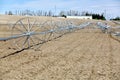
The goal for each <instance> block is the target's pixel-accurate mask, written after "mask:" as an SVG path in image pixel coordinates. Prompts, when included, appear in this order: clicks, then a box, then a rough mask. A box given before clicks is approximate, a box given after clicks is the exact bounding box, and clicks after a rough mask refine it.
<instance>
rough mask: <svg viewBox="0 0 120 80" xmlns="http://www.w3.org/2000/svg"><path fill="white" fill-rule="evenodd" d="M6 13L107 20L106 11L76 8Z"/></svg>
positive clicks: (8, 13)
mask: <svg viewBox="0 0 120 80" xmlns="http://www.w3.org/2000/svg"><path fill="white" fill-rule="evenodd" d="M5 14H6V15H21V16H25V15H29V16H54V17H56V16H60V17H66V16H92V18H93V19H98V20H99V19H100V20H106V19H105V16H104V13H102V14H95V13H89V12H87V11H83V12H79V11H75V10H69V11H60V12H59V13H58V15H56V14H55V12H52V11H51V10H49V11H43V10H37V11H31V10H23V11H20V10H16V11H14V12H13V11H6V12H5Z"/></svg>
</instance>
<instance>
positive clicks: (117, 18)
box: [110, 17, 120, 21]
mask: <svg viewBox="0 0 120 80" xmlns="http://www.w3.org/2000/svg"><path fill="white" fill-rule="evenodd" d="M110 20H115V21H118V20H120V17H116V18H113V19H110Z"/></svg>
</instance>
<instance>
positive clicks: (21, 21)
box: [19, 20, 28, 31]
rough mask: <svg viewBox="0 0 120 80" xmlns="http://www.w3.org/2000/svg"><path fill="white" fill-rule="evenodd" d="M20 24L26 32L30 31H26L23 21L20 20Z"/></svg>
mask: <svg viewBox="0 0 120 80" xmlns="http://www.w3.org/2000/svg"><path fill="white" fill-rule="evenodd" d="M19 22H20V24H21V25H22V26H23V28H24V29H25V31H28V30H27V29H26V27H25V25H24V24H23V22H22V21H21V20H20V21H19Z"/></svg>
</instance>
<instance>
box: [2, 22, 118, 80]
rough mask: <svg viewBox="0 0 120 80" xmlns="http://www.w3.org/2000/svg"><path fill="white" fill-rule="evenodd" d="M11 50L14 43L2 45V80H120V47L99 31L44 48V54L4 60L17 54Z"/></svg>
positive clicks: (81, 32) (31, 52) (85, 31)
mask: <svg viewBox="0 0 120 80" xmlns="http://www.w3.org/2000/svg"><path fill="white" fill-rule="evenodd" d="M79 22H81V21H78V23H79ZM83 22H85V21H83ZM109 24H113V23H109ZM10 46H11V41H6V42H0V80H119V79H120V54H119V53H120V43H119V42H118V41H116V40H114V39H112V38H110V36H109V35H108V34H104V33H102V32H101V31H100V30H99V29H82V30H78V31H76V32H73V33H69V34H66V35H64V36H62V37H61V38H58V39H56V40H53V41H49V42H47V43H45V44H43V45H42V46H41V48H40V51H35V50H33V49H29V50H24V51H22V52H20V53H18V54H14V55H11V56H8V57H6V58H1V57H3V56H6V55H8V54H12V53H14V52H15V51H16V50H13V49H9V47H10Z"/></svg>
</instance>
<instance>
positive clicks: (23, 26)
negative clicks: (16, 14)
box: [12, 17, 44, 49]
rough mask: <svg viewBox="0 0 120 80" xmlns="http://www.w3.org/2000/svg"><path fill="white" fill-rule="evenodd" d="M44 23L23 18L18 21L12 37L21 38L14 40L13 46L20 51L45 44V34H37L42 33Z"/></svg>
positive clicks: (14, 26) (13, 28)
mask: <svg viewBox="0 0 120 80" xmlns="http://www.w3.org/2000/svg"><path fill="white" fill-rule="evenodd" d="M42 26H43V24H42V23H40V22H38V20H36V19H34V18H28V17H27V18H22V19H20V20H18V21H17V22H16V23H15V24H14V25H13V27H12V36H21V37H19V38H16V39H14V40H13V44H14V45H15V46H16V48H18V49H25V48H31V47H33V46H34V45H37V44H40V43H43V42H44V38H43V37H44V35H43V34H36V35H33V33H39V32H41V27H42Z"/></svg>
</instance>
